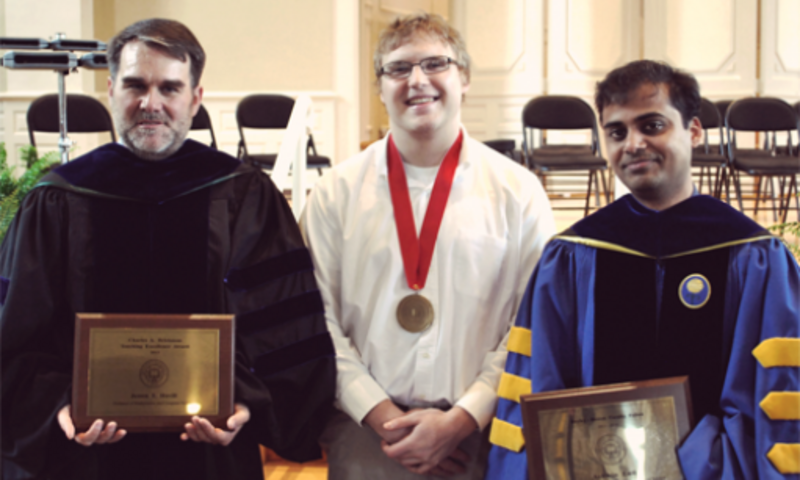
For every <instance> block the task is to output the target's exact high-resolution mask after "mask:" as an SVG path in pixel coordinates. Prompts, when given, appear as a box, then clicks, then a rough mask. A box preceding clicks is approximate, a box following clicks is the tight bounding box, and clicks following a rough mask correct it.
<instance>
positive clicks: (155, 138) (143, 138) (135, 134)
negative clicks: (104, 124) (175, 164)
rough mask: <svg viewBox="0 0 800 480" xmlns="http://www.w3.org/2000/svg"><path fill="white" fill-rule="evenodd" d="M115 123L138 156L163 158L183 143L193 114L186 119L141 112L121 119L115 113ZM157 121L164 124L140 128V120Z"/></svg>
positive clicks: (146, 158) (124, 140)
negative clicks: (151, 128)
mask: <svg viewBox="0 0 800 480" xmlns="http://www.w3.org/2000/svg"><path fill="white" fill-rule="evenodd" d="M115 117H116V118H115V119H114V120H115V123H116V124H117V125H120V129H119V130H120V137H121V138H122V141H123V143H125V146H127V147H128V148H129V149H130V150H131V151H132V152H133V153H134V154H135V155H136V156H137V157H139V158H141V159H143V160H163V159H165V158H167V157H169V156H170V155H172V154H173V153H175V152H177V151H178V149H180V147H181V146H182V145H183V141H184V140H185V139H186V135H187V134H188V132H189V127H190V125H191V123H190V121H191V116H188V121H187V120H186V119H177V118H176V119H170V118H169V117H168V116H167V115H166V114H165V113H148V112H139V113H138V114H137V115H136V116H135V117H134V118H132V119H127V118H125V119H121V118H119V116H118V115H115ZM143 121H157V122H161V123H162V126H161V127H159V128H157V129H154V130H147V129H140V128H139V127H138V124H139V122H143Z"/></svg>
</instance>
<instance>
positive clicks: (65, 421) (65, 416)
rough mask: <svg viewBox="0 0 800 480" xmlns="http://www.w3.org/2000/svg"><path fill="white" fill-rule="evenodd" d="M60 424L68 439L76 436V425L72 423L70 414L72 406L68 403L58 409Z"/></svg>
mask: <svg viewBox="0 0 800 480" xmlns="http://www.w3.org/2000/svg"><path fill="white" fill-rule="evenodd" d="M57 419H58V425H59V426H60V427H61V430H63V431H64V433H65V434H66V435H67V440H72V439H73V438H75V425H74V424H73V423H72V417H71V416H70V406H69V405H67V406H66V407H64V408H62V409H61V410H59V411H58V417H57Z"/></svg>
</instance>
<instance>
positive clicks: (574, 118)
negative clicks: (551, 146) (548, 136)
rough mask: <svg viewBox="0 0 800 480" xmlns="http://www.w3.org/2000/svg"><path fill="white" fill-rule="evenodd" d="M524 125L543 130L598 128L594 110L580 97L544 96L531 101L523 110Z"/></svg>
mask: <svg viewBox="0 0 800 480" xmlns="http://www.w3.org/2000/svg"><path fill="white" fill-rule="evenodd" d="M522 124H523V125H524V126H526V127H530V128H538V129H541V130H549V129H553V130H575V129H584V128H590V129H595V128H597V120H596V119H595V116H594V110H592V107H590V106H589V104H588V103H586V102H585V101H583V100H582V99H580V98H578V97H571V96H565V95H544V96H541V97H536V98H534V99H532V100H530V101H529V102H528V103H527V104H526V105H525V108H524V109H523V110H522Z"/></svg>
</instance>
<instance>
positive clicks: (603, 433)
mask: <svg viewBox="0 0 800 480" xmlns="http://www.w3.org/2000/svg"><path fill="white" fill-rule="evenodd" d="M690 398H691V397H690V395H689V383H688V378H687V377H676V378H668V379H663V380H649V381H644V382H629V383H620V384H615V385H602V386H596V387H586V388H573V389H568V390H559V391H553V392H545V393H539V394H532V395H522V396H521V397H520V401H521V403H522V419H523V427H524V428H523V431H524V435H525V445H526V447H525V448H526V450H527V456H528V471H529V472H528V473H529V478H532V479H536V480H545V479H547V480H550V479H558V480H579V479H605V478H616V479H620V480H624V479H635V478H646V479H656V478H657V479H662V480H682V479H683V474H682V472H681V468H680V465H679V464H678V458H677V455H676V452H675V450H676V448H677V446H678V445H680V443H681V442H682V441H683V439H684V438H685V437H686V435H688V433H689V431H690V428H691V423H692V412H691V402H690Z"/></svg>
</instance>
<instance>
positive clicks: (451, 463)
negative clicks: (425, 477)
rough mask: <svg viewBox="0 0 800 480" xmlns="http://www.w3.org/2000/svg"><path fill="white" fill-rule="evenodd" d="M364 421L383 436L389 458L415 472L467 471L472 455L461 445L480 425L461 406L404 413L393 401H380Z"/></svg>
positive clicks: (452, 473) (442, 474) (384, 448)
mask: <svg viewBox="0 0 800 480" xmlns="http://www.w3.org/2000/svg"><path fill="white" fill-rule="evenodd" d="M364 422H365V423H367V424H368V425H370V426H371V427H372V428H373V429H374V430H375V431H376V432H377V433H378V435H380V436H381V438H382V441H381V448H382V449H383V451H384V453H386V455H387V456H388V457H389V458H391V459H393V460H395V461H397V462H399V463H400V464H401V465H403V466H404V467H406V469H408V470H409V471H411V472H414V473H418V474H428V473H429V474H432V475H440V476H450V475H455V474H459V473H463V472H465V471H466V468H465V465H466V464H468V463H469V461H470V457H469V455H467V454H466V453H465V452H464V451H462V450H461V449H459V448H458V445H459V444H460V443H461V441H462V440H464V439H465V438H466V437H467V436H469V434H471V433H472V432H474V431H475V430H476V429H477V428H478V425H477V423H476V422H475V420H474V419H473V418H472V416H471V415H470V414H469V413H467V411H466V410H464V409H462V408H460V407H453V408H451V409H450V410H448V411H446V412H445V411H442V410H439V409H436V408H427V409H414V410H410V411H408V412H405V413H404V412H403V411H402V410H400V409H399V408H398V407H397V406H396V405H395V404H394V403H392V402H391V400H384V401H383V402H381V403H380V404H378V406H376V407H375V408H374V409H373V410H372V411H370V413H369V414H367V417H366V418H365V419H364Z"/></svg>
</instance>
